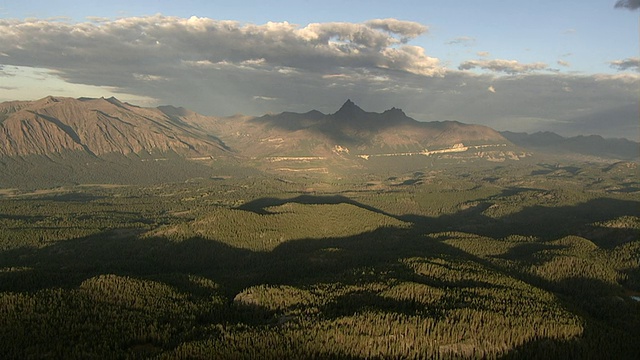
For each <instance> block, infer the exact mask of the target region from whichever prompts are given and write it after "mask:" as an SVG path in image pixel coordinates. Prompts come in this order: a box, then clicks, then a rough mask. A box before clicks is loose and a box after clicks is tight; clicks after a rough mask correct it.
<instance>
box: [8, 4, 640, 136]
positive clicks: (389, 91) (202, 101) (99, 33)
mask: <svg viewBox="0 0 640 360" xmlns="http://www.w3.org/2000/svg"><path fill="white" fill-rule="evenodd" d="M427 31H428V28H427V27H426V26H424V25H421V24H418V23H414V22H405V21H400V20H395V19H377V20H371V21H368V22H364V23H319V24H309V25H302V26H301V25H296V24H290V23H287V22H272V23H267V24H263V25H254V24H241V23H238V22H235V21H218V20H213V19H207V18H196V17H193V18H189V19H183V18H177V17H164V16H161V15H154V16H146V17H135V18H122V19H118V20H107V19H101V20H100V21H93V22H87V23H81V24H73V23H65V22H50V21H46V20H30V21H20V20H1V19H0V49H2V50H1V51H2V53H3V54H4V55H6V56H4V55H1V57H0V64H4V65H5V66H2V69H0V76H2V75H3V74H4V75H5V76H4V77H2V88H0V100H1V99H6V100H10V99H18V98H19V99H25V98H26V97H27V96H29V97H31V98H38V97H44V96H45V95H48V94H53V95H65V96H76V97H79V96H96V97H99V96H106V97H108V96H111V95H115V96H116V97H118V98H121V100H126V101H130V102H134V103H138V104H140V105H146V104H153V103H154V102H155V103H156V104H158V103H162V104H173V105H176V106H184V107H187V108H190V109H192V110H194V111H198V112H201V113H205V114H212V115H231V114H234V113H238V112H241V113H245V114H252V115H261V114H264V113H267V112H281V111H308V110H311V109H314V108H315V109H318V110H320V111H323V112H326V113H329V112H334V111H336V110H337V108H339V106H340V105H341V104H342V103H344V101H345V99H347V98H352V99H363V100H362V101H358V104H359V105H361V106H362V107H363V108H365V109H366V110H370V111H383V110H385V109H388V108H390V107H392V106H396V107H400V108H403V109H404V110H405V112H406V113H408V114H414V115H413V116H416V117H417V119H419V120H425V121H431V120H458V121H462V122H473V123H481V124H486V125H489V126H494V125H499V124H501V123H500V122H501V121H508V120H509V119H513V118H541V119H557V120H559V121H561V122H543V121H540V122H536V123H535V124H536V125H535V126H540V127H539V128H536V129H535V130H551V131H553V130H563V131H565V134H567V135H570V134H571V132H577V131H584V130H583V127H582V125H583V124H585V123H586V122H588V123H589V124H590V125H589V126H590V127H589V129H590V131H592V132H593V133H599V134H602V135H605V136H625V133H626V134H629V133H631V132H629V129H630V128H633V127H635V128H637V126H638V125H637V119H638V116H637V114H635V113H633V111H631V110H629V106H632V110H633V109H635V111H636V112H637V89H638V87H639V86H640V74H638V73H635V72H621V73H617V74H604V75H603V74H600V75H585V74H562V73H553V72H551V71H548V68H547V65H546V64H543V63H535V62H534V63H520V62H518V61H515V60H491V59H479V60H470V61H466V62H464V63H462V64H461V65H460V69H461V70H470V69H480V70H483V71H474V72H472V71H457V70H447V69H446V68H445V67H444V66H443V65H442V64H441V62H440V60H439V59H438V58H437V56H435V55H433V54H430V53H429V51H427V50H428V49H426V48H425V47H422V46H416V44H415V43H411V41H412V39H415V38H416V37H418V36H420V35H421V34H424V33H426V32H427ZM488 55H489V54H488V53H483V52H480V53H478V56H480V57H486V56H488ZM565 56H569V55H566V54H565V55H564V56H561V58H564V57H565ZM611 65H614V66H627V65H625V64H623V63H622V62H612V63H611ZM0 66H1V65H0ZM15 66H21V69H31V70H30V71H27V70H24V71H23V72H16V71H13V70H11V69H12V68H13V67H15ZM627 69H631V68H630V67H627ZM19 78H20V79H22V80H21V81H18V80H19ZM25 79H26V80H25ZM489 85H491V87H489ZM16 87H17V88H18V89H15V88H16ZM56 89H61V91H60V93H56V91H57V90H56ZM498 90H499V94H498ZM494 92H495V94H496V96H488V95H492V94H493V93H494ZM497 95H499V96H497ZM276 99H277V100H276ZM578 109H583V110H580V111H578ZM620 109H622V110H620ZM600 118H602V119H614V118H615V121H616V123H615V124H611V121H609V120H607V121H602V122H601V123H598V122H597V121H596V119H600ZM585 119H586V120H585ZM560 124H564V125H562V126H563V127H560ZM614 125H615V126H614ZM518 126H520V125H518V123H514V124H513V128H512V130H516V131H517V130H519V129H518ZM530 126H532V125H530ZM543 126H546V127H543ZM620 129H625V130H624V131H623V130H620ZM627 136H628V135H627Z"/></svg>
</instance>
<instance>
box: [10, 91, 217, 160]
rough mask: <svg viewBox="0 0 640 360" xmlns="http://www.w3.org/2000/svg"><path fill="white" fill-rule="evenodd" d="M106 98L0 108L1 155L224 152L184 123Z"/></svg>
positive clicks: (179, 118)
mask: <svg viewBox="0 0 640 360" xmlns="http://www.w3.org/2000/svg"><path fill="white" fill-rule="evenodd" d="M190 117H197V116H196V115H194V113H193V114H192V113H184V114H181V115H180V116H172V115H171V114H170V113H168V112H163V111H162V110H161V109H148V108H141V107H138V106H134V105H130V104H127V103H122V102H120V101H118V100H117V99H115V98H109V99H104V98H101V99H88V98H80V99H72V98H62V97H51V96H49V97H46V98H44V99H41V100H38V101H21V102H8V103H2V104H0V144H2V147H0V156H26V155H46V154H62V153H65V152H69V151H71V152H83V153H86V154H89V155H92V156H97V157H100V156H102V155H106V154H122V155H136V154H145V153H147V154H149V153H167V152H171V153H176V154H181V155H185V156H203V155H220V154H223V153H226V152H228V150H227V148H226V146H225V145H224V143H222V142H221V141H220V140H219V139H217V138H215V137H212V136H210V135H208V134H206V133H203V132H202V131H201V130H199V129H198V128H197V127H194V126H192V125H189V124H188V123H187V122H185V121H184V120H186V119H189V118H190Z"/></svg>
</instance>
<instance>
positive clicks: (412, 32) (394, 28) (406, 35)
mask: <svg viewBox="0 0 640 360" xmlns="http://www.w3.org/2000/svg"><path fill="white" fill-rule="evenodd" d="M365 24H366V25H367V26H369V27H370V28H372V29H379V30H384V31H386V32H389V33H391V34H396V35H400V39H401V41H402V42H406V41H408V40H410V39H413V38H415V37H418V36H420V35H422V34H423V33H426V32H427V31H428V30H429V28H428V27H427V26H425V25H422V24H420V23H417V22H412V21H401V20H396V19H375V20H369V21H367V22H365Z"/></svg>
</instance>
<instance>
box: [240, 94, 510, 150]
mask: <svg viewBox="0 0 640 360" xmlns="http://www.w3.org/2000/svg"><path fill="white" fill-rule="evenodd" d="M252 122H254V123H258V124H265V125H266V126H267V127H269V128H270V129H272V130H273V129H281V130H294V131H304V132H306V133H307V134H308V136H309V137H312V136H313V137H322V138H325V139H327V140H328V141H331V142H332V143H331V146H335V145H338V146H341V147H348V148H349V149H350V150H355V151H356V152H358V153H367V152H374V153H375V152H385V151H387V152H393V151H420V150H423V149H425V148H430V147H431V148H433V147H447V146H452V145H454V144H456V143H460V142H463V143H464V144H467V145H468V144H486V143H489V144H495V143H506V142H507V141H506V140H505V139H504V138H503V137H502V136H501V135H500V134H499V133H498V132H496V131H495V130H493V129H491V128H488V127H486V126H480V125H467V124H462V123H458V122H450V121H447V122H419V121H416V120H414V119H412V118H410V117H408V116H407V115H406V114H405V113H404V112H403V111H402V110H400V109H397V108H392V109H389V110H386V111H384V112H382V113H374V112H367V111H364V110H363V109H361V108H360V107H358V106H357V105H356V104H354V103H353V102H352V101H351V100H347V101H346V102H345V103H344V104H343V105H342V107H341V108H340V109H339V110H338V111H337V112H335V113H333V114H329V115H324V114H322V113H320V112H318V111H311V112H308V113H304V114H296V113H282V114H278V115H266V116H263V117H260V118H256V119H254V120H252Z"/></svg>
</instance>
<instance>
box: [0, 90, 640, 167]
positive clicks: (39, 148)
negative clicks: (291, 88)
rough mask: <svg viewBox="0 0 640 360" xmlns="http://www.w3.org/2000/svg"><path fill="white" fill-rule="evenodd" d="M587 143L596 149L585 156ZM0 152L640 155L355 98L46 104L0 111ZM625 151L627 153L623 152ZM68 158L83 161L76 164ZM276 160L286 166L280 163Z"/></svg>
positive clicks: (297, 156) (264, 160)
mask: <svg viewBox="0 0 640 360" xmlns="http://www.w3.org/2000/svg"><path fill="white" fill-rule="evenodd" d="M589 143H593V144H596V145H595V146H591V149H590V151H586V150H585V148H588V144H589ZM0 144H2V147H0V160H2V159H3V158H4V159H7V158H24V157H26V156H32V155H37V156H45V157H49V158H52V159H53V158H55V159H57V160H56V161H58V162H60V161H61V162H64V161H65V160H64V159H65V158H68V159H77V158H82V159H85V160H83V161H85V162H86V161H89V162H91V161H93V160H91V159H103V160H104V159H107V158H109V159H111V158H113V155H117V156H125V157H129V158H132V159H138V160H136V161H140V159H142V160H143V161H145V160H144V159H151V160H154V161H164V160H165V159H166V158H167V156H168V157H169V158H174V159H183V160H194V161H200V164H205V165H207V166H212V164H213V163H212V161H216V160H223V161H222V162H221V163H225V162H226V161H227V160H228V161H231V162H234V163H235V164H239V163H243V164H247V165H246V166H248V167H253V168H258V169H261V170H268V171H271V170H273V169H274V168H276V169H287V171H301V170H304V169H305V166H306V167H307V168H315V169H321V170H322V171H329V170H327V169H328V168H330V167H331V166H332V165H331V164H334V165H335V164H340V165H339V166H341V167H343V168H363V167H366V166H368V165H367V164H370V162H369V163H363V162H362V160H363V159H364V160H368V159H382V158H384V157H389V156H396V157H397V156H403V157H407V158H406V159H409V158H408V156H411V155H426V156H431V157H438V158H440V157H443V158H451V159H459V161H466V160H464V159H465V158H467V159H472V158H475V159H481V158H483V159H486V160H489V161H505V160H508V159H513V160H517V159H520V158H523V157H527V156H529V155H527V152H528V151H530V149H533V150H535V151H536V152H538V151H540V152H542V153H544V151H551V152H554V151H555V152H558V151H560V152H563V153H572V152H575V153H578V154H586V155H593V156H598V155H597V154H600V155H602V154H604V156H602V157H603V158H612V159H623V160H626V159H637V155H638V154H637V151H635V149H636V148H637V147H638V144H637V143H635V142H631V141H617V142H616V141H610V140H607V139H603V138H601V137H598V136H593V137H576V138H571V139H565V138H563V137H561V136H559V135H557V134H552V133H540V134H533V135H528V134H518V133H511V132H503V133H499V132H497V131H496V130H494V129H491V128H489V127H487V126H483V125H473V124H464V123H461V122H456V121H433V122H421V121H417V120H415V119H413V118H411V117H409V116H407V115H406V114H405V113H404V111H402V110H401V109H398V108H395V107H392V108H390V109H388V110H385V111H383V112H380V113H377V112H368V111H365V110H363V109H362V108H360V107H359V106H358V105H356V104H355V103H354V102H353V101H352V100H350V99H348V100H347V101H346V102H345V103H343V104H342V106H340V108H339V109H338V110H337V111H336V112H333V113H329V114H324V113H322V112H320V111H318V110H310V111H307V112H305V113H296V112H282V113H279V114H268V115H263V116H260V117H255V116H245V115H234V116H230V117H213V116H206V115H202V114H198V113H196V112H193V111H191V110H189V109H186V108H183V107H175V106H171V105H163V106H158V107H155V108H148V107H140V106H136V105H132V104H129V103H126V102H121V101H120V100H118V99H117V98H115V97H111V98H107V99H105V98H78V99H74V98H67V97H54V96H47V97H45V98H42V99H39V100H34V101H11V102H4V103H0ZM585 144H587V145H585ZM617 147H622V148H624V150H620V151H618V150H615V149H616V148H617ZM70 153H78V154H84V155H83V156H79V157H78V156H68V154H70ZM56 154H57V155H56ZM634 154H635V157H634ZM53 155H55V156H53ZM85 155H86V156H85ZM52 156H53V157H52ZM225 159H226V160H225ZM274 159H278V160H277V162H278V166H279V167H275V165H273V163H272V162H273V161H276V160H274ZM283 159H287V160H286V161H285V162H283V161H284V160H283ZM398 159H399V158H398ZM420 159H427V158H426V157H421V158H420ZM69 161H72V160H69ZM73 161H76V160H73ZM108 161H112V160H108ZM114 161H116V160H114ZM118 161H119V160H118ZM402 161H405V160H402ZM406 161H409V160H406ZM421 161H422V160H421ZM1 162H2V161H0V163H1ZM5 162H6V161H5ZM221 163H220V164H221ZM283 164H284V165H283ZM292 164H293V165H292ZM305 164H306V165H305ZM416 164H417V163H416ZM294 165H295V166H294ZM416 166H417V165H416Z"/></svg>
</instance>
